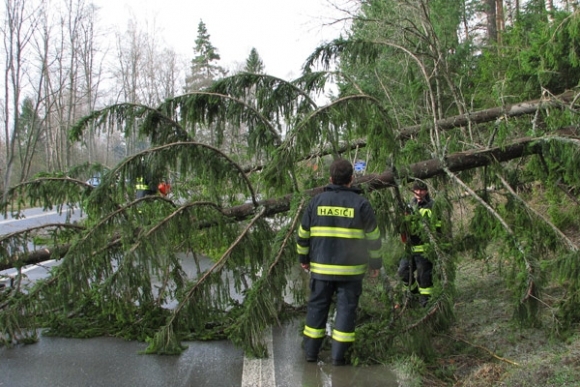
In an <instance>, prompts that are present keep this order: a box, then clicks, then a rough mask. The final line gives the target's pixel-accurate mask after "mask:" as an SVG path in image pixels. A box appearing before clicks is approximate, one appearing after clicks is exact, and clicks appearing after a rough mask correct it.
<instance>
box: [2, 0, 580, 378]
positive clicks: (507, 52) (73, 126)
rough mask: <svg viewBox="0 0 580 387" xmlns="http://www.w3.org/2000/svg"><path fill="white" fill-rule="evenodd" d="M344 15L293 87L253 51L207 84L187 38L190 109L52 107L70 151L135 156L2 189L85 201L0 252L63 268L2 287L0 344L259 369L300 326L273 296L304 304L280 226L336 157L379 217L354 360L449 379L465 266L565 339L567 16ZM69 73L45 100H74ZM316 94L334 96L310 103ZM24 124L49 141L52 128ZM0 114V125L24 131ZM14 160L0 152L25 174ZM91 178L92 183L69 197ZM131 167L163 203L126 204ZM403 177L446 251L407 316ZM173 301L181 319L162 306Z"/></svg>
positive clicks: (57, 203)
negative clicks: (283, 336) (428, 298)
mask: <svg viewBox="0 0 580 387" xmlns="http://www.w3.org/2000/svg"><path fill="white" fill-rule="evenodd" d="M16 3H18V2H16ZM348 3H349V4H350V5H352V4H353V3H354V4H356V5H357V7H356V11H353V8H349V11H347V10H346V9H345V17H348V18H351V19H352V27H351V30H350V31H349V33H348V34H347V36H343V37H341V38H339V39H336V40H334V41H331V42H328V43H324V44H321V46H320V47H318V48H317V49H316V50H315V52H313V53H312V55H311V56H310V57H309V58H305V65H304V72H303V74H302V75H301V76H300V77H298V78H297V79H293V80H283V79H279V78H275V77H271V76H268V74H267V73H264V64H263V63H261V60H260V58H259V55H258V53H257V52H255V51H252V54H251V55H250V57H249V58H248V59H247V62H246V68H244V69H243V71H240V72H239V73H236V74H225V73H223V72H221V71H220V67H219V66H218V60H219V55H217V54H216V52H215V51H213V50H214V49H215V48H214V47H213V46H212V45H211V42H210V40H209V36H208V35H207V31H204V26H203V23H200V26H199V31H198V33H199V36H198V40H197V41H196V42H195V43H196V53H197V56H196V57H195V58H194V59H193V60H192V62H191V75H190V76H188V77H187V78H186V81H187V85H186V87H187V89H186V91H187V92H186V93H175V94H174V95H170V94H166V95H163V97H162V98H161V99H159V100H156V99H150V100H145V99H143V100H137V99H131V98H130V93H129V94H127V98H125V99H122V100H121V101H120V102H119V103H112V104H108V105H106V106H104V107H99V108H97V106H94V107H93V108H89V109H88V110H86V112H85V113H82V114H81V113H79V115H72V113H71V112H67V113H66V114H64V116H66V117H69V118H71V120H70V121H67V123H66V124H64V123H63V122H64V121H62V122H61V120H60V118H59V119H58V120H56V121H54V122H58V123H59V125H61V126H59V127H60V128H61V129H62V131H61V135H62V137H61V138H62V139H63V141H64V138H66V143H67V144H69V145H67V146H70V147H71V149H72V148H74V147H79V148H78V149H83V147H88V146H90V145H89V143H90V141H89V140H88V138H89V137H91V136H95V135H96V133H113V132H115V133H117V135H118V136H120V137H118V138H119V139H123V140H120V141H121V142H124V141H127V143H129V140H128V139H134V141H133V142H132V143H133V144H137V143H140V144H142V145H140V146H138V147H137V146H136V147H134V148H133V150H132V151H131V152H129V151H125V154H124V155H123V156H122V158H121V159H120V160H119V161H118V162H117V163H102V162H99V164H95V163H94V161H98V160H89V163H88V164H84V163H80V164H79V165H77V164H74V165H73V164H72V163H71V164H61V165H59V168H54V169H51V168H49V169H48V170H45V171H42V172H43V173H42V174H39V175H36V176H35V177H34V178H32V179H30V180H29V179H23V180H22V181H19V183H16V184H13V185H9V184H7V183H8V182H7V181H6V179H5V184H6V185H5V187H10V188H8V189H6V188H5V189H4V195H3V196H4V198H5V202H4V210H5V211H13V212H17V211H18V210H19V209H20V208H22V206H25V205H41V206H44V207H47V208H48V207H57V208H66V207H67V206H72V205H74V204H76V203H82V207H83V211H85V212H86V214H87V216H88V219H87V220H86V221H85V222H84V223H83V224H82V225H70V224H62V225H50V227H47V228H46V229H42V230H25V231H23V232H21V233H17V234H14V235H8V236H2V249H1V251H0V253H1V260H0V263H1V264H3V265H5V266H8V267H19V266H21V265H23V264H26V263H30V262H31V259H34V253H35V252H33V251H29V250H28V248H27V247H26V246H27V245H26V243H27V242H28V241H31V240H33V241H36V243H39V242H42V244H44V245H50V246H51V248H50V249H47V250H46V251H47V254H48V255H45V256H42V258H47V257H52V258H59V259H60V260H61V264H60V265H59V266H58V268H57V269H55V270H54V272H53V273H52V275H51V277H50V278H49V279H47V280H46V281H42V282H40V283H38V284H37V285H36V286H35V287H34V288H33V289H26V291H23V289H20V288H19V286H18V283H19V282H18V278H16V281H15V283H16V286H15V287H14V288H12V289H8V290H6V291H4V292H3V293H2V298H1V299H0V322H2V324H0V326H1V327H2V328H0V338H1V339H2V341H3V343H4V344H6V345H10V344H13V343H15V342H20V341H23V340H30V339H32V340H34V337H35V335H36V331H35V330H34V329H33V328H35V327H44V328H47V329H48V331H49V332H51V333H52V334H59V335H67V334H68V335H73V334H74V335H79V336H89V335H102V334H112V335H118V336H123V337H131V338H133V339H139V340H147V341H148V342H149V343H150V346H149V348H148V351H149V352H152V353H179V352H180V351H181V350H182V348H183V347H182V346H181V341H182V340H186V339H192V338H193V339H199V338H204V339H207V338H224V337H225V338H227V339H229V340H232V341H233V342H234V343H235V344H236V345H239V346H241V347H242V348H244V350H245V351H246V352H247V353H248V354H253V355H255V356H264V355H266V353H265V347H264V344H263V342H262V340H261V334H260V333H261V331H262V330H263V328H264V327H266V326H269V325H272V324H277V323H280V322H281V321H283V320H284V319H285V318H288V316H296V313H298V314H300V313H301V309H300V308H299V307H298V308H296V307H295V306H294V305H287V304H285V303H283V302H281V301H280V300H282V299H284V297H285V296H287V295H288V293H290V294H291V295H292V298H293V299H294V300H296V301H297V303H298V304H299V305H300V303H301V302H300V301H301V300H302V301H303V300H304V296H305V295H304V287H303V286H302V285H301V284H300V283H299V282H300V281H298V280H296V279H295V278H294V277H293V276H292V275H291V274H292V271H293V269H294V268H295V267H296V264H297V263H296V255H295V251H294V249H295V246H294V235H295V227H296V222H297V219H299V216H300V213H301V210H302V208H303V206H304V204H305V203H306V202H307V200H308V198H309V197H310V196H311V195H313V194H315V193H317V192H319V191H320V189H321V187H322V186H324V184H325V183H326V181H327V177H326V174H325V172H326V169H327V166H328V163H329V161H330V160H331V159H332V158H333V157H337V156H339V155H342V156H343V157H348V158H349V159H351V160H353V161H359V160H360V161H364V162H365V163H366V169H365V170H364V171H361V172H360V173H358V174H357V176H356V180H355V182H356V184H358V185H360V186H361V187H362V188H363V189H364V191H365V195H367V196H368V197H369V199H370V200H371V202H372V204H373V206H374V207H375V208H376V210H377V214H378V217H379V220H380V224H381V231H382V234H383V242H384V256H383V259H384V263H385V270H384V273H383V277H382V281H381V286H378V287H375V288H373V289H367V292H366V293H365V298H364V299H363V301H362V303H361V305H362V306H361V313H360V317H359V320H360V321H359V326H358V328H357V341H356V344H355V346H354V347H353V349H352V351H351V353H350V358H351V361H353V363H355V364H372V363H376V362H380V363H387V362H389V363H391V362H394V361H401V359H402V362H403V363H405V364H411V365H415V369H414V371H415V372H419V373H421V372H423V375H428V376H429V377H430V378H431V379H430V380H431V381H432V382H433V385H445V383H447V384H449V385H458V384H453V383H454V380H456V378H457V375H458V373H459V371H460V370H457V369H454V366H453V363H452V362H448V363H447V364H442V363H441V361H440V360H441V359H440V358H439V361H438V360H437V359H438V355H437V352H439V356H440V354H441V352H442V351H448V356H449V357H451V356H455V355H459V354H462V355H465V356H467V350H466V349H465V348H463V349H461V348H458V347H453V346H450V347H448V348H445V350H443V349H442V344H441V342H440V341H438V340H432V339H431V338H432V337H439V338H441V337H443V338H444V340H445V337H448V336H445V335H453V334H454V333H457V329H458V328H459V326H458V325H456V324H457V323H458V322H459V321H462V319H463V318H464V316H458V315H457V312H458V311H464V310H465V308H464V307H465V305H466V304H467V303H472V302H475V300H481V299H482V298H483V296H488V294H487V293H486V292H484V291H474V293H473V298H467V299H466V297H468V295H466V294H465V293H463V292H461V293H460V292H459V291H458V289H462V290H463V289H464V286H465V282H466V278H464V277H463V276H465V274H466V272H464V271H463V269H464V268H465V267H470V268H472V269H473V268H476V269H473V270H477V271H473V272H470V273H469V274H470V275H475V276H476V277H477V276H478V274H481V273H484V274H485V275H481V276H482V277H486V276H487V275H488V274H489V273H493V278H492V280H493V284H494V286H495V288H494V289H496V290H500V289H501V292H500V294H501V295H502V301H501V303H500V302H498V303H497V305H495V306H497V307H498V308H500V309H501V310H500V312H502V315H503V316H506V315H509V316H510V321H512V322H513V323H514V324H516V325H517V326H518V327H519V329H536V330H540V331H542V332H546V333H547V334H548V337H550V338H551V339H557V340H562V341H563V342H564V341H566V340H568V341H569V342H576V341H577V327H578V322H579V320H580V312H579V311H578V310H577V305H578V302H579V301H580V289H579V288H578V285H579V284H578V278H579V276H578V275H577V273H578V272H579V267H580V266H579V263H578V258H579V254H578V220H577V219H578V212H579V211H578V207H579V206H578V188H579V181H578V178H579V176H578V168H577V165H578V162H579V160H578V145H579V144H580V142H579V139H580V135H579V133H578V126H577V125H578V124H577V119H578V114H577V108H578V102H577V97H578V93H577V85H578V80H579V77H580V72H579V71H578V66H579V64H580V63H579V55H580V52H579V51H578V47H580V45H579V44H578V39H579V38H580V32H579V31H580V28H579V26H580V15H579V14H578V10H577V4H576V2H572V1H568V2H551V1H538V0H531V1H522V2H518V1H499V0H486V1H459V0H457V1H449V0H436V1H400V0H381V1H379V0H375V1H373V0H371V1H355V2H348ZM10 4H13V3H10ZM19 4H24V3H23V2H21V3H19ZM47 52H48V51H47ZM128 68H130V66H129V67H128ZM320 69H322V71H321V70H320ZM11 71H13V70H11ZM196 74H198V75H199V74H205V75H206V76H205V77H201V76H196ZM73 78H74V77H73ZM73 78H64V79H65V80H63V81H62V84H63V85H66V87H69V88H70V87H72V83H71V82H69V81H68V80H67V79H73ZM12 79H14V77H12ZM48 79H52V78H50V77H47V78H46V80H47V82H48ZM75 79H76V78H75ZM119 84H121V83H119ZM329 84H335V85H337V91H336V93H335V94H333V95H330V96H329V98H330V102H328V103H323V104H320V103H319V102H317V101H319V100H320V99H319V98H320V96H325V93H327V91H328V85H329ZM15 85H16V84H14V83H13V84H12V86H13V90H19V88H18V87H15ZM39 89H43V88H39ZM135 90H136V89H135ZM135 90H134V91H135ZM145 90H152V88H145ZM135 92H136V91H135ZM15 94H18V93H15ZM65 94H66V95H67V96H68V97H70V96H71V95H72V94H70V93H65ZM7 95H10V93H8V94H7ZM46 95H50V97H51V98H52V97H53V96H54V95H55V94H54V93H48V94H46ZM56 95H57V94H56ZM88 95H90V93H84V94H83V96H88ZM133 96H134V95H133ZM326 96H328V95H326ZM65 99H66V98H65ZM46 100H49V98H48V97H47V99H46ZM73 100H74V99H73ZM14 101H15V100H14V99H12V106H20V104H16V105H15V104H14V103H13V102H14ZM59 101H62V100H59ZM78 101H79V106H81V105H82V104H81V103H80V100H78ZM22 106H23V108H22V112H24V111H25V109H24V105H22ZM38 106H40V105H38ZM51 106H52V105H51ZM54 106H60V104H59V103H56V102H55V103H54ZM69 106H75V108H76V106H77V105H76V104H71V105H69ZM87 106H90V105H87ZM6 111H13V112H14V111H16V112H17V111H18V109H14V110H6ZM39 111H42V112H43V113H42V115H41V116H43V117H47V121H42V122H43V123H44V124H43V125H42V128H48V126H46V125H45V124H48V121H50V122H53V121H52V119H48V118H50V117H53V115H52V114H48V116H47V115H46V114H47V111H48V110H46V111H45V110H44V109H40V110H39ZM51 112H52V111H51ZM69 113H71V114H69ZM11 117H12V118H11V119H10V120H7V121H6V123H7V125H6V126H7V128H8V123H13V121H17V120H15V117H20V115H14V114H12V116H11ZM59 117H60V116H59ZM73 118H74V119H73ZM32 121H33V122H36V118H34V119H33V120H32ZM25 122H26V121H25ZM14 128H17V126H14ZM39 128H40V127H39ZM51 128H52V127H51ZM7 130H8V129H7ZM43 130H44V129H43ZM51 130H52V129H51ZM16 132H18V131H16ZM7 133H11V132H10V130H8V132H7ZM106 137H107V136H106ZM15 143H16V142H14V144H15ZM118 143H119V141H117V144H118ZM13 149H14V150H15V149H16V147H14V148H13ZM18 149H20V148H18ZM63 149H64V148H63ZM19 152H20V150H19V151H18V153H16V152H14V153H13V155H16V154H18V157H20V159H22V156H21V155H20V153H19ZM9 154H10V153H9V152H7V156H8V155H9ZM64 154H67V153H66V152H64ZM89 154H90V152H89ZM62 156H63V153H62V152H61V153H60V156H59V157H62ZM8 159H9V158H7V160H8ZM22 160H23V159H22ZM71 161H72V159H71ZM83 162H84V160H83ZM101 163H102V164H101ZM103 164H104V165H106V166H107V169H106V170H104V169H101V173H102V182H101V184H100V185H99V186H98V187H91V186H88V185H87V184H86V183H84V179H85V178H86V176H87V173H88V171H89V170H90V169H92V168H96V169H99V168H101V167H102V166H103ZM45 165H47V166H50V165H52V164H51V163H49V162H47V163H46V164H45ZM144 165H146V166H147V169H148V170H150V172H151V173H152V176H156V177H157V178H158V179H161V178H162V177H163V178H165V177H169V178H171V180H172V183H173V186H174V191H173V192H172V194H171V195H170V196H168V197H162V196H150V197H146V198H143V199H133V198H134V197H135V196H134V187H132V185H131V184H119V182H126V181H129V182H130V181H133V180H134V177H135V176H136V174H138V173H139V172H140V170H142V168H143V166H144ZM7 168H8V167H7ZM417 179H419V180H423V181H425V182H427V184H428V185H429V187H430V190H431V192H432V194H433V196H434V197H435V207H434V212H435V214H436V215H437V216H438V217H439V218H441V219H443V220H444V225H446V229H445V232H444V234H443V236H442V237H440V236H438V235H432V234H430V233H429V232H428V230H425V232H426V233H427V234H428V235H427V236H428V237H429V238H430V239H431V240H432V242H433V246H434V248H433V250H432V251H430V252H429V254H430V257H431V258H432V259H433V260H434V262H436V270H437V283H436V293H435V294H434V297H433V302H432V303H431V304H430V306H429V307H428V308H426V309H425V310H416V309H412V308H407V307H406V304H405V300H403V299H401V289H399V288H398V285H397V283H396V281H392V279H393V265H394V264H395V262H396V261H397V260H398V258H400V256H401V255H402V254H403V253H404V251H403V247H402V246H401V244H400V243H399V242H398V233H399V231H400V225H401V221H402V213H401V207H402V205H401V204H402V201H403V200H404V198H405V197H406V196H407V187H408V185H409V183H410V182H412V181H414V180H417ZM246 199H249V200H246ZM441 238H442V239H441ZM39 244H40V243H39ZM449 246H451V248H449ZM184 253H187V254H189V255H190V256H193V257H194V258H195V257H196V256H198V255H199V254H202V255H204V256H208V257H210V258H212V259H213V261H214V262H215V264H214V266H212V267H211V268H210V269H208V270H207V271H205V272H199V273H198V277H197V278H196V279H195V280H192V279H191V278H187V277H186V276H184V273H183V271H182V268H181V263H180V259H181V258H180V257H182V255H183V254H184ZM224 273H228V276H226V277H225V278H231V282H233V283H230V282H229V281H228V280H224ZM460 273H461V275H462V277H461V278H459V277H458V275H459V274H460ZM152 281H159V282H160V283H161V284H162V286H161V288H154V287H152V286H151V284H152ZM230 286H233V287H234V288H235V289H236V291H238V292H241V293H243V294H244V295H245V298H244V300H243V301H242V302H238V301H234V300H232V298H231V296H230V295H229V292H228V289H230ZM479 286H485V285H484V284H479ZM554 289H557V291H554ZM546 295H547V296H548V297H547V298H546ZM477 297H479V298H477ZM173 299H176V300H178V301H179V306H178V307H176V308H175V309H173V310H171V311H168V310H166V309H164V308H163V307H162V305H164V303H166V302H168V301H169V300H173ZM490 299H491V301H490V302H492V305H493V297H490ZM397 303H398V304H399V305H401V303H402V305H403V308H399V309H395V308H394V305H395V304H397ZM494 312H496V313H499V312H498V311H494ZM71 317H72V318H71ZM136 321H138V322H139V325H138V326H139V329H138V331H135V329H134V328H135V324H134V323H135V322H136ZM73 323H74V325H73ZM84 326H86V329H83V327H84ZM89 327H90V328H89ZM461 333H462V334H467V335H471V336H468V337H464V336H461V337H458V336H457V337H455V339H457V342H460V341H461V340H462V342H470V343H471V342H474V341H476V339H477V338H479V336H478V332H477V331H475V330H473V331H468V330H465V331H464V332H461ZM452 337H453V336H452ZM459 339H461V340H459ZM484 344H485V343H482V344H481V345H473V346H472V348H479V347H481V346H484ZM496 356H497V357H500V356H499V355H497V354H496ZM418 359H419V360H418ZM425 369H426V370H428V371H430V372H431V373H425ZM433 370H435V371H433ZM574 372H577V370H572V373H571V374H572V375H573V373H574ZM500 379H501V377H496V378H495V380H494V382H498V383H500ZM498 380H499V381H498ZM498 385H501V384H498ZM522 385H526V384H522ZM529 385H533V384H529ZM562 385H565V384H562Z"/></svg>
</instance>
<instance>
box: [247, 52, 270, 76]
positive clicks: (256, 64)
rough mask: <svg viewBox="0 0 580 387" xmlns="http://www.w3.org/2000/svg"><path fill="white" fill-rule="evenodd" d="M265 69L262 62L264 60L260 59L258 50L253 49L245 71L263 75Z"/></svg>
mask: <svg viewBox="0 0 580 387" xmlns="http://www.w3.org/2000/svg"><path fill="white" fill-rule="evenodd" d="M265 69H266V68H265V66H264V62H262V58H260V54H258V50H256V48H254V47H252V50H251V51H250V55H249V56H248V59H246V67H245V68H244V71H247V72H249V73H255V74H263V73H264V70H265Z"/></svg>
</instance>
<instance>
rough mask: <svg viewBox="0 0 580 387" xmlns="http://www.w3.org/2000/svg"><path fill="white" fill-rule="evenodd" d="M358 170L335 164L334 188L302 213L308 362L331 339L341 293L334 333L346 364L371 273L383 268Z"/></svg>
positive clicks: (336, 360)
mask: <svg viewBox="0 0 580 387" xmlns="http://www.w3.org/2000/svg"><path fill="white" fill-rule="evenodd" d="M352 182H353V166H352V164H351V163H350V162H349V161H348V160H345V159H337V160H335V161H334V162H333V163H332V165H331V166H330V184H329V185H327V186H326V187H325V188H324V191H323V192H322V193H320V194H318V195H316V196H315V197H314V198H312V200H311V201H310V203H309V204H308V207H307V209H306V211H305V212H304V214H303V217H302V222H301V225H300V228H299V230H298V236H297V253H298V256H299V259H300V265H301V266H302V268H303V269H304V270H307V271H309V272H310V297H309V301H308V307H307V313H306V325H305V327H304V348H305V350H306V361H308V362H315V361H317V360H318V354H319V351H320V347H321V346H322V342H323V339H324V337H325V335H326V322H327V319H328V312H329V309H330V306H331V301H332V299H333V297H334V296H335V295H336V305H335V306H336V317H335V321H334V327H333V329H332V349H331V356H332V364H333V365H344V364H346V360H345V353H346V351H347V350H348V348H349V347H350V346H351V345H352V343H353V342H354V339H355V322H356V321H355V320H356V309H357V307H358V301H359V297H360V295H361V293H362V280H363V278H364V276H365V274H366V272H367V271H368V270H370V276H371V277H372V278H375V277H377V276H378V274H379V270H380V268H381V266H382V260H381V258H380V255H379V254H380V252H379V250H380V247H381V239H380V232H379V229H378V227H377V222H376V219H375V213H374V210H373V208H372V207H371V205H370V203H369V202H368V200H367V199H365V198H364V197H363V196H361V191H360V190H359V189H357V188H354V187H351V185H352Z"/></svg>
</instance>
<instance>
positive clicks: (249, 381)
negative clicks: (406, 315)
mask: <svg viewBox="0 0 580 387" xmlns="http://www.w3.org/2000/svg"><path fill="white" fill-rule="evenodd" d="M43 215H46V216H43ZM63 216H65V215H59V214H56V213H55V212H49V213H48V214H46V213H43V212H42V210H37V209H33V210H29V212H28V213H27V218H26V219H24V220H14V219H7V220H2V219H0V234H2V233H7V232H13V231H16V230H18V229H22V228H26V227H31V225H32V224H42V223H43V222H44V223H51V222H57V221H62V220H63V219H64V218H63ZM73 216H78V213H77V214H76V215H74V214H73ZM55 264H57V263H56V262H54V261H48V262H44V263H42V264H40V265H31V266H29V267H26V268H24V270H25V272H26V275H27V277H28V280H29V281H34V280H35V279H37V278H42V277H43V276H45V275H46V273H47V270H49V268H50V267H51V266H53V265H55ZM190 269H191V271H192V272H193V271H194V268H193V265H191V268H190ZM185 270H186V271H187V267H186V268H185ZM9 274H10V273H9V271H4V272H0V281H2V277H1V276H2V275H4V283H6V278H7V277H6V276H7V275H9ZM301 324H302V322H301V321H295V322H293V323H291V324H288V325H285V326H282V327H274V328H272V330H271V331H267V332H264V334H265V339H266V342H267V343H268V351H269V353H270V354H271V356H270V357H269V358H267V359H250V358H246V357H244V354H243V352H242V351H241V350H240V349H238V348H236V347H234V346H233V345H232V344H231V343H230V342H228V341H218V342H215V341H212V342H188V343H184V344H185V345H187V346H188V348H187V350H186V351H184V352H183V353H182V354H181V355H179V356H160V355H142V354H139V352H140V351H142V350H144V349H145V348H146V347H147V344H146V343H139V342H128V341H124V340H121V339H117V338H111V337H101V338H93V339H66V338H54V337H41V338H40V340H39V342H38V343H36V344H31V345H18V346H15V347H12V348H7V347H0V387H81V386H82V387H104V386H108V387H111V386H124V387H132V386H135V387H137V386H138V387H149V386H151V387H154V386H155V387H157V386H195V387H205V386H208V387H209V386H226V387H227V386H232V387H239V386H240V387H284V386H288V387H290V386H292V387H294V386H308V387H342V386H344V387H346V386H349V387H358V386H365V387H373V386H381V387H394V386H398V384H397V382H396V377H395V376H394V375H393V373H392V372H391V371H390V369H389V367H388V366H373V367H352V366H345V367H335V366H332V365H331V364H330V359H329V356H330V354H329V353H325V352H323V353H321V359H322V360H321V361H320V362H319V363H317V364H316V363H307V362H306V361H305V360H304V353H303V351H302V349H301V340H302V335H301V333H300V332H301Z"/></svg>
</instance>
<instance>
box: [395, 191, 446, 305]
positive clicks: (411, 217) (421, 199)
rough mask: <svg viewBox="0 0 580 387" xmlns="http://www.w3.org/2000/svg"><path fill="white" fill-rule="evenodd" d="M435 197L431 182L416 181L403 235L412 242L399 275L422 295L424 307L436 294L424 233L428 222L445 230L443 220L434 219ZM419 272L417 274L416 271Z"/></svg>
mask: <svg viewBox="0 0 580 387" xmlns="http://www.w3.org/2000/svg"><path fill="white" fill-rule="evenodd" d="M432 207H433V200H432V199H431V196H430V195H429V190H428V189H427V185H426V184H425V183H423V182H421V181H416V182H415V183H414V184H413V198H412V199H411V202H410V204H409V212H408V214H407V215H406V218H407V219H406V221H407V222H408V224H407V227H406V230H405V231H404V232H403V233H402V234H401V238H402V241H403V242H404V243H406V244H407V245H408V249H407V251H409V252H410V255H409V256H408V257H405V258H403V259H401V261H400V262H399V268H398V270H397V274H398V276H399V278H401V280H402V281H403V284H404V285H405V287H406V288H407V290H408V291H409V293H410V294H418V295H419V303H420V304H421V306H423V307H425V306H427V303H428V302H429V299H430V297H431V294H432V293H433V263H432V262H431V261H430V260H429V259H428V258H427V257H426V256H425V252H426V251H427V249H428V248H429V239H428V236H427V235H426V233H425V232H424V229H423V227H424V221H425V220H426V221H427V224H429V225H430V226H434V228H435V230H434V231H436V232H437V233H440V232H441V222H438V221H433V219H432V211H431V209H432ZM415 272H416V274H415Z"/></svg>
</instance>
